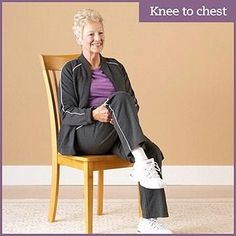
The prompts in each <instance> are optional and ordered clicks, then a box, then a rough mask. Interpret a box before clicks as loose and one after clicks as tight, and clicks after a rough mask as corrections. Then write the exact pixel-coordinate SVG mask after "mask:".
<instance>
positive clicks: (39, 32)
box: [3, 3, 233, 165]
mask: <svg viewBox="0 0 236 236" xmlns="http://www.w3.org/2000/svg"><path fill="white" fill-rule="evenodd" d="M84 7H87V8H94V9H97V10H99V11H100V12H101V14H102V15H103V17H104V20H105V30H106V46H105V49H104V53H103V55H105V56H110V57H115V58H117V59H118V60H120V61H121V62H122V63H123V64H124V65H125V67H126V69H127V71H128V73H129V76H130V80H131V82H132V85H133V87H134V89H135V91H136V95H137V98H138V100H139V103H140V105H141V110H140V120H141V123H142V127H143V129H144V132H145V134H146V135H147V136H149V137H150V138H151V139H152V140H153V141H155V142H156V143H157V144H158V145H159V146H160V147H161V149H162V150H163V152H164V154H165V156H166V160H165V163H164V164H165V165H231V164H233V24H232V23H139V22H138V19H139V16H138V15H139V9H138V3H3V147H4V149H3V163H4V164H5V165H47V164H50V161H51V160H50V137H49V135H50V133H49V117H48V110H47V100H46V93H45V88H44V84H43V79H42V74H41V68H40V63H39V58H38V55H39V54H40V53H48V54H63V53H76V52H79V47H78V46H77V45H76V43H75V41H74V38H73V35H72V32H71V24H72V17H73V15H74V13H75V12H76V10H77V9H79V8H84Z"/></svg>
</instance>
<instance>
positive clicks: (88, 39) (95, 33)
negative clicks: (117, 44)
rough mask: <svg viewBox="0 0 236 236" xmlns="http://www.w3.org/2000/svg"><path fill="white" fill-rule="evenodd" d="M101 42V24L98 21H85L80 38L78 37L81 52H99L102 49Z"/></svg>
mask: <svg viewBox="0 0 236 236" xmlns="http://www.w3.org/2000/svg"><path fill="white" fill-rule="evenodd" d="M103 43H104V29H103V25H102V24H101V23H99V22H89V21H87V22H86V24H85V26H84V31H83V35H82V38H81V39H80V44H81V45H82V50H83V52H84V53H89V54H96V53H100V52H101V51H102V49H103Z"/></svg>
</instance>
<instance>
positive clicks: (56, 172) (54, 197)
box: [48, 163, 60, 222]
mask: <svg viewBox="0 0 236 236" xmlns="http://www.w3.org/2000/svg"><path fill="white" fill-rule="evenodd" d="M59 178H60V165H58V164H57V163H56V164H53V165H52V185H51V198H50V207H49V215H48V221H49V222H54V221H55V216H56V210H57V201H58V191H59Z"/></svg>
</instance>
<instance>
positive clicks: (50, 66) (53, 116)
mask: <svg viewBox="0 0 236 236" xmlns="http://www.w3.org/2000/svg"><path fill="white" fill-rule="evenodd" d="M78 56H79V54H72V55H40V60H41V65H42V70H43V78H44V84H45V87H46V92H47V98H48V107H49V116H50V127H51V142H52V151H53V154H55V153H57V135H58V132H59V129H60V126H61V122H60V116H59V109H58V85H59V80H60V72H61V69H62V67H63V65H64V64H65V63H66V62H67V61H69V60H72V59H74V58H76V57H78Z"/></svg>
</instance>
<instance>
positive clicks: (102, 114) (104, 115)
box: [92, 104, 112, 123]
mask: <svg viewBox="0 0 236 236" xmlns="http://www.w3.org/2000/svg"><path fill="white" fill-rule="evenodd" d="M92 116H93V119H94V120H97V121H100V122H108V123H111V122H112V114H111V112H110V111H109V110H108V109H107V108H106V105H105V104H102V105H101V106H99V107H97V108H96V109H94V110H93V111H92Z"/></svg>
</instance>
